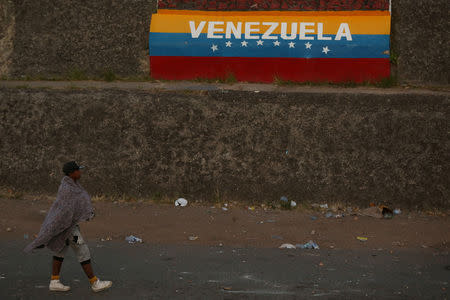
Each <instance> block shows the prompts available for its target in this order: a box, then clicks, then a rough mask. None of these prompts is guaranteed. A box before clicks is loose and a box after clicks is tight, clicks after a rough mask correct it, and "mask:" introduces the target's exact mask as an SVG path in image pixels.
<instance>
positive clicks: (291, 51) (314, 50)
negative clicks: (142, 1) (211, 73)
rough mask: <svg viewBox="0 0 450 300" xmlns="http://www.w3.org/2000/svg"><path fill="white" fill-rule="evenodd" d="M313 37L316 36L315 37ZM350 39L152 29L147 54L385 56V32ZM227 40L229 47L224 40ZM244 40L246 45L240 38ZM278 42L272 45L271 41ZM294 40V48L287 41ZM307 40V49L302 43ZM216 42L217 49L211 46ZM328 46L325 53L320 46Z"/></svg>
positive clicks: (313, 56) (291, 56)
mask: <svg viewBox="0 0 450 300" xmlns="http://www.w3.org/2000/svg"><path fill="white" fill-rule="evenodd" d="M315 38H316V37H315ZM352 38H353V40H352V41H347V40H346V39H345V37H343V38H342V39H341V40H340V41H335V40H330V41H324V40H320V41H319V40H316V39H315V40H307V41H305V40H299V39H295V40H282V39H281V38H280V36H279V35H278V40H263V42H264V43H263V45H258V44H257V40H244V39H235V38H234V37H233V38H231V39H208V38H206V34H201V35H200V37H199V38H196V39H194V38H192V37H191V34H190V33H155V32H151V33H150V37H149V51H150V56H211V57H290V58H389V47H390V41H389V35H362V34H361V35H353V36H352ZM227 41H230V42H231V47H227V46H226V42H227ZM242 41H246V42H247V43H248V44H247V47H243V46H242V44H241V42H242ZM275 41H279V42H280V45H279V46H275V45H274V42H275ZM290 42H293V43H295V45H294V48H290V47H289V43H290ZM308 42H309V43H311V44H312V46H311V49H307V48H306V46H305V44H306V43H308ZM213 46H217V50H216V51H213V50H212V49H211V48H212V47H213ZM324 47H328V49H329V50H330V51H329V52H328V54H326V53H324V52H323V48H324Z"/></svg>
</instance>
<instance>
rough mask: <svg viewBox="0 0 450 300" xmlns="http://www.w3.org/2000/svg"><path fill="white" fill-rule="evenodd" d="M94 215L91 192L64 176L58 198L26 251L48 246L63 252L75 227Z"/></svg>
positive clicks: (55, 250)
mask: <svg viewBox="0 0 450 300" xmlns="http://www.w3.org/2000/svg"><path fill="white" fill-rule="evenodd" d="M93 216H94V210H93V208H92V203H91V197H90V196H89V194H88V193H87V192H86V190H85V189H84V188H83V187H82V186H81V185H80V184H79V183H78V182H76V181H74V180H73V179H72V178H70V177H69V176H64V177H63V179H62V180H61V185H60V186H59V189H58V194H57V195H56V200H55V202H53V205H52V206H51V208H50V210H49V211H48V214H47V216H46V217H45V220H44V223H42V226H41V230H40V231H39V234H38V236H37V238H36V239H35V240H34V241H33V242H32V243H31V244H29V245H28V246H27V247H26V248H25V249H24V251H25V252H31V251H32V250H34V249H36V248H38V247H40V246H46V247H47V248H49V249H50V250H52V251H54V252H61V251H62V249H63V248H64V246H65V242H66V239H67V238H68V237H69V236H70V234H71V233H72V231H73V229H74V227H75V226H76V225H77V224H78V223H80V222H82V221H88V220H90V219H91V218H92V217H93Z"/></svg>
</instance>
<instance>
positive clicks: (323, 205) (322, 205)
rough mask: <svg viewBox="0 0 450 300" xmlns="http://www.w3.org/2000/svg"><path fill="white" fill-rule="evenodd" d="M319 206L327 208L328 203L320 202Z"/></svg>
mask: <svg viewBox="0 0 450 300" xmlns="http://www.w3.org/2000/svg"><path fill="white" fill-rule="evenodd" d="M319 207H320V208H328V204H326V203H325V204H320V205H319Z"/></svg>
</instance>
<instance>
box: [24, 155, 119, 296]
mask: <svg viewBox="0 0 450 300" xmlns="http://www.w3.org/2000/svg"><path fill="white" fill-rule="evenodd" d="M82 168H83V166H78V164H77V163H76V162H74V161H70V162H67V163H65V164H64V166H63V172H64V174H65V175H66V176H64V177H63V179H62V180H61V185H60V186H59V189H58V194H57V196H56V200H55V202H54V203H53V205H52V207H51V208H50V210H49V212H48V214H47V216H46V217H45V220H44V223H43V224H42V226H41V230H40V232H39V234H38V236H37V238H36V239H35V240H34V241H33V242H32V243H31V244H29V245H28V246H27V247H26V248H25V252H31V251H33V250H34V249H36V248H44V247H47V248H49V249H50V250H51V251H53V253H54V254H53V268H52V276H51V280H50V285H49V289H50V291H59V292H66V291H68V290H70V287H69V286H66V285H64V284H62V283H61V281H60V280H59V273H60V271H61V265H62V263H63V260H64V255H65V254H66V252H67V250H68V248H69V246H70V247H71V248H72V249H73V251H74V252H75V255H76V257H77V259H78V261H79V262H80V264H81V267H82V268H83V270H84V273H86V275H87V277H88V278H89V282H90V283H91V288H92V290H93V291H94V292H100V291H103V290H105V289H108V288H110V287H111V285H112V282H111V281H101V280H100V279H98V278H97V277H96V276H95V275H94V271H93V270H92V265H91V256H90V252H89V248H88V246H87V244H86V242H85V241H84V239H83V237H82V236H81V233H80V228H79V226H78V224H79V223H80V222H82V221H89V220H91V219H92V218H93V217H94V210H93V208H92V203H91V197H90V196H89V194H88V193H87V192H86V190H85V189H84V188H83V187H82V186H81V185H80V184H79V182H78V181H79V180H80V178H81V171H80V169H82Z"/></svg>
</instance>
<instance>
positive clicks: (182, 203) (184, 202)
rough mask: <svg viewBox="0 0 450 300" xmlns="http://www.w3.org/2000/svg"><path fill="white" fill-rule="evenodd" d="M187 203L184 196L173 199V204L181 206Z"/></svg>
mask: <svg viewBox="0 0 450 300" xmlns="http://www.w3.org/2000/svg"><path fill="white" fill-rule="evenodd" d="M187 204H188V201H187V200H186V199H184V198H179V199H177V200H175V206H181V207H184V206H186V205H187Z"/></svg>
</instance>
